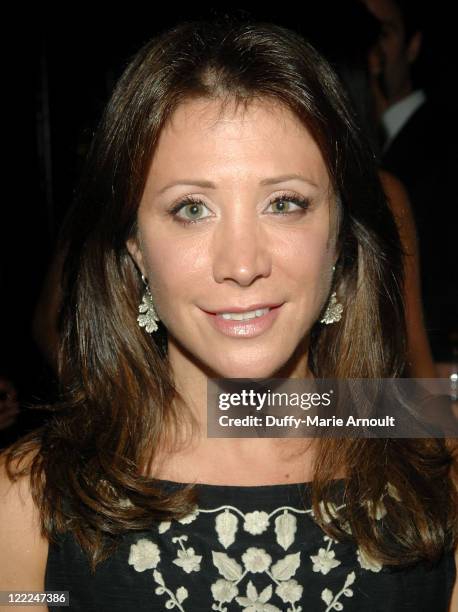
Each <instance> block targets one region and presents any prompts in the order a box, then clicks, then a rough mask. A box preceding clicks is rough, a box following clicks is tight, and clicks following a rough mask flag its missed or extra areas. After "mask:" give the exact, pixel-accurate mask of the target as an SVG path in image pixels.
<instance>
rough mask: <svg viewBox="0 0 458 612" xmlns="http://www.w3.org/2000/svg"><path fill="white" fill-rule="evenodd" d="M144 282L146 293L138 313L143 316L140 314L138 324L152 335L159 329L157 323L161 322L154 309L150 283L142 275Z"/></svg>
mask: <svg viewBox="0 0 458 612" xmlns="http://www.w3.org/2000/svg"><path fill="white" fill-rule="evenodd" d="M142 281H143V283H144V284H145V287H146V289H145V293H144V294H143V299H142V303H141V304H140V306H139V307H138V311H139V312H140V313H143V314H139V315H138V317H137V321H138V324H139V325H140V327H144V328H145V329H146V331H147V332H148V333H149V334H151V333H152V332H155V331H157V330H158V329H159V327H158V325H157V323H156V322H157V321H160V319H159V317H158V316H157V312H156V310H155V308H154V302H153V296H152V295H151V291H150V290H149V286H148V281H147V280H146V278H145V277H144V276H143V274H142Z"/></svg>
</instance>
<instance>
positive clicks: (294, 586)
mask: <svg viewBox="0 0 458 612" xmlns="http://www.w3.org/2000/svg"><path fill="white" fill-rule="evenodd" d="M303 590H304V589H303V588H302V586H301V585H300V584H299V583H298V582H297V580H286V581H285V582H282V583H281V584H279V585H278V586H277V588H276V589H275V592H276V593H277V595H278V596H279V597H280V599H281V600H282V601H284V602H285V603H295V602H296V601H299V599H300V598H301V597H302V591H303Z"/></svg>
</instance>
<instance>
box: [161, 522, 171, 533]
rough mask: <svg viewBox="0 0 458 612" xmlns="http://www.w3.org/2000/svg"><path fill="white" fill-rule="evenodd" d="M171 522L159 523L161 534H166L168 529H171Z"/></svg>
mask: <svg viewBox="0 0 458 612" xmlns="http://www.w3.org/2000/svg"><path fill="white" fill-rule="evenodd" d="M171 524H172V522H171V521H162V522H161V523H159V529H158V531H159V533H165V532H166V531H167V530H168V529H170V525H171Z"/></svg>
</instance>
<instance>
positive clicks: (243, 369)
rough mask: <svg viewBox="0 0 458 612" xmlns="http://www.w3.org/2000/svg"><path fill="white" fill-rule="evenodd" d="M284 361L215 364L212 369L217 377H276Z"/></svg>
mask: <svg viewBox="0 0 458 612" xmlns="http://www.w3.org/2000/svg"><path fill="white" fill-rule="evenodd" d="M282 365H283V364H282V363H281V362H279V363H272V362H271V361H270V363H266V362H265V361H261V362H258V363H253V362H251V363H238V364H237V363H233V364H227V363H226V364H215V363H213V364H212V366H211V369H212V370H213V371H214V372H215V376H214V377H217V378H274V377H275V373H276V372H278V371H279V370H280V369H281V368H282Z"/></svg>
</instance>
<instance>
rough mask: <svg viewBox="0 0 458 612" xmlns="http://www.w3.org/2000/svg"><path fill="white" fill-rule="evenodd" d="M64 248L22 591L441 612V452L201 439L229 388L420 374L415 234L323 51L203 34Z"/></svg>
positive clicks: (115, 604)
mask: <svg viewBox="0 0 458 612" xmlns="http://www.w3.org/2000/svg"><path fill="white" fill-rule="evenodd" d="M65 243H66V244H67V245H68V256H67V260H66V265H65V274H64V291H63V296H64V298H63V299H64V309H63V313H62V314H63V317H62V321H63V327H62V334H61V336H62V346H61V351H60V375H61V381H62V389H63V399H62V402H61V404H60V405H59V406H58V407H57V408H56V409H55V415H54V416H53V419H52V420H51V421H50V423H49V424H48V425H47V426H45V427H43V428H42V429H41V430H40V431H38V432H36V433H34V434H31V435H29V436H28V438H26V439H23V440H22V441H21V442H20V443H19V444H18V445H16V446H15V447H12V448H11V449H10V451H9V457H7V458H9V459H10V462H9V471H10V473H13V472H17V473H20V474H21V477H19V478H18V479H17V480H16V482H14V483H13V484H11V485H10V483H9V482H8V480H7V476H5V477H4V485H3V491H2V493H3V495H2V497H3V499H4V505H3V507H4V510H3V511H2V516H1V518H2V519H3V520H2V521H1V524H2V528H3V526H4V525H5V524H6V522H7V521H9V525H10V527H9V529H8V531H5V533H3V531H2V537H3V541H4V543H5V545H4V546H3V549H2V553H1V554H2V557H3V559H6V558H8V562H9V569H8V570H7V573H6V574H5V575H6V588H7V589H8V590H14V589H16V590H18V589H19V588H21V590H24V588H27V589H36V590H43V588H46V589H47V590H48V591H51V590H67V591H69V594H70V606H71V607H72V606H73V609H75V610H130V609H135V610H147V609H148V610H151V608H153V609H164V608H166V609H171V608H174V607H175V608H177V609H179V610H186V611H189V610H210V609H212V610H227V611H229V610H240V609H245V610H266V611H271V612H272V611H275V610H294V611H299V610H305V609H313V610H338V609H349V610H367V609H369V608H370V609H371V610H372V609H374V608H375V609H376V608H377V606H379V607H381V608H380V609H383V610H399V609H400V608H402V606H404V605H407V601H409V602H412V605H415V609H416V610H419V609H424V610H426V609H431V606H432V605H434V606H435V607H434V609H435V610H439V609H443V610H446V609H447V606H448V604H449V603H450V601H451V593H452V586H453V582H454V579H455V563H454V559H453V550H452V548H453V546H454V544H455V542H456V489H455V486H454V484H453V482H452V476H451V470H452V466H453V463H452V455H451V452H450V451H449V450H448V449H447V447H446V445H445V444H444V441H443V440H442V441H441V440H393V439H387V440H375V439H372V440H369V439H355V440H352V439H324V438H323V439H312V440H299V441H298V440H297V439H291V438H284V439H257V440H253V439H248V440H245V439H237V438H228V439H216V438H207V437H206V431H205V426H206V389H207V381H208V379H209V378H215V377H220V378H240V377H243V378H267V377H274V376H275V377H276V378H321V377H323V378H325V377H329V378H332V377H335V378H358V377H360V378H366V377H369V378H370V377H375V378H377V377H379V378H380V377H396V376H399V374H400V372H401V371H402V368H403V363H404V351H405V340H404V338H405V330H404V328H403V321H404V317H403V311H402V298H401V292H402V252H401V249H400V245H399V238H398V233H397V230H396V225H395V222H394V220H393V218H392V215H391V213H390V210H389V207H388V206H387V203H386V200H385V196H384V195H383V190H382V189H381V185H380V181H379V178H378V174H377V169H376V167H375V166H374V162H373V158H372V155H371V153H370V148H369V147H368V145H367V144H366V143H365V141H364V140H362V139H361V137H360V135H359V132H358V129H357V128H356V126H355V125H354V123H353V120H352V118H351V116H350V114H349V113H348V110H347V105H346V101H345V99H344V97H343V96H342V94H341V91H340V88H339V86H338V83H337V81H336V79H335V76H334V74H333V73H332V71H331V70H330V68H329V66H328V65H327V63H326V62H325V61H324V60H323V59H322V58H321V57H320V56H319V55H318V54H317V53H316V52H315V51H314V50H313V49H312V48H311V47H309V46H308V45H307V44H306V43H304V42H303V41H302V39H301V38H300V37H299V36H297V35H296V34H294V33H292V32H290V31H288V30H286V29H284V28H282V27H279V26H275V25H272V24H248V25H247V24H245V25H237V24H232V25H231V24H228V23H226V24H220V23H203V22H199V23H185V24H181V25H178V26H176V27H175V28H173V29H171V30H169V31H167V32H164V33H163V34H161V35H160V36H158V37H157V38H156V39H154V40H153V41H151V42H150V43H148V44H147V45H146V46H145V47H144V48H143V49H141V50H140V51H139V53H138V54H137V55H136V56H135V57H134V59H133V60H132V62H131V63H130V65H129V66H128V67H127V69H126V71H125V73H124V74H123V76H122V77H121V79H120V81H119V83H118V85H117V87H116V89H115V91H114V93H113V96H112V98H111V101H110V103H109V105H108V107H107V110H106V112H105V114H104V117H103V119H102V122H101V125H100V127H99V129H98V132H97V134H96V136H95V139H94V142H93V146H92V149H91V152H90V155H89V159H88V163H87V170H86V173H85V175H84V177H83V180H82V183H81V185H80V189H79V195H78V198H77V201H76V203H75V207H74V212H73V215H72V217H71V219H70V220H69V222H68V224H67V232H66V235H65ZM139 304H140V315H139V314H138V308H139ZM223 314H224V315H225V316H222V315H223ZM240 317H242V319H240ZM247 468H248V469H247ZM28 472H30V475H28ZM186 484H188V486H186ZM193 485H197V486H193ZM40 524H41V526H42V531H41V532H40ZM11 525H12V527H11ZM26 551H27V554H26ZM3 582H5V579H4V580H3ZM3 588H4V589H5V586H4V587H3ZM432 602H434V604H433V603H432ZM422 606H423V607H422ZM428 606H429V607H428ZM438 606H439V607H438ZM43 609H45V608H43Z"/></svg>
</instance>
